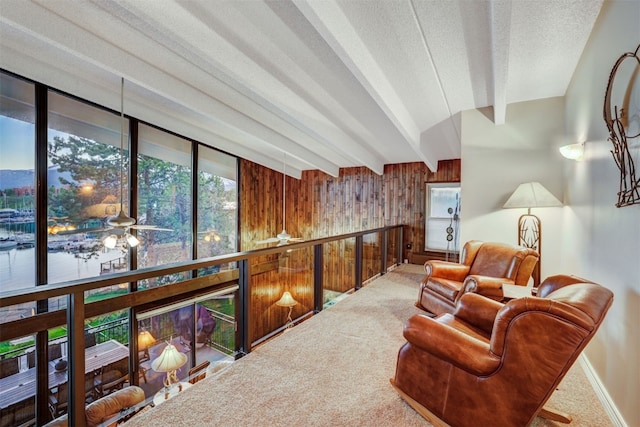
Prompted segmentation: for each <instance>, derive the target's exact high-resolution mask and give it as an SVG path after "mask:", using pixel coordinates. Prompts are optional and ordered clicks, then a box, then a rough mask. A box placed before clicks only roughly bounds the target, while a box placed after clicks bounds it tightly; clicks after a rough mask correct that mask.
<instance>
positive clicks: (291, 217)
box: [240, 159, 460, 337]
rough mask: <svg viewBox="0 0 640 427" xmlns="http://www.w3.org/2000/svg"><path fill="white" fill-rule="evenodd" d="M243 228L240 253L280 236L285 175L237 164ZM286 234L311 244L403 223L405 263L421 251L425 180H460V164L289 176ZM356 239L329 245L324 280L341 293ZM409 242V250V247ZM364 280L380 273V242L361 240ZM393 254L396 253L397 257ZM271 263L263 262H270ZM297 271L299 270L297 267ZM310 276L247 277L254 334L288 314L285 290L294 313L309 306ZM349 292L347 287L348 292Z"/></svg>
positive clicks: (348, 281) (296, 259) (349, 277)
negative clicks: (278, 303) (294, 302)
mask: <svg viewBox="0 0 640 427" xmlns="http://www.w3.org/2000/svg"><path fill="white" fill-rule="evenodd" d="M240 168H241V175H240V176H241V177H242V179H241V182H240V203H241V206H242V210H241V212H240V230H241V236H240V240H241V248H240V249H241V250H249V249H253V248H256V247H259V246H257V245H256V244H255V243H254V242H255V241H256V240H261V239H266V238H268V237H273V236H275V235H276V234H278V233H279V232H280V231H281V229H282V174H281V173H279V172H275V171H273V170H271V169H268V168H265V167H263V166H260V165H257V164H255V163H252V162H250V161H248V160H241V163H240ZM286 180H287V181H286V187H287V197H286V229H287V232H288V233H289V234H291V235H292V236H294V237H302V238H304V239H313V238H319V237H326V236H331V235H336V234H342V233H349V232H353V231H361V230H366V229H370V228H376V227H383V226H387V225H395V224H405V225H406V227H405V229H404V242H403V258H410V256H409V255H410V254H423V253H424V252H423V251H422V248H424V243H425V242H424V231H425V230H424V226H425V224H424V219H425V217H424V215H425V212H424V210H425V197H426V194H425V192H426V183H427V182H459V181H460V160H459V159H454V160H446V161H441V162H439V163H438V170H437V171H436V172H432V171H430V170H429V168H427V166H426V165H425V164H424V163H422V162H414V163H402V164H390V165H385V167H384V173H383V175H377V174H375V173H374V172H372V171H370V170H369V169H367V168H365V167H350V168H342V169H340V175H339V176H338V177H332V176H330V175H327V174H325V173H324V172H321V171H319V170H312V171H303V173H302V178H301V179H299V180H298V179H295V178H291V177H287V178H286ZM354 244H355V239H352V241H350V242H347V243H345V244H343V245H339V246H338V245H336V246H335V247H329V248H326V249H327V251H326V253H325V267H324V273H325V276H330V277H332V278H333V280H332V281H330V282H331V283H329V282H327V283H325V285H326V286H328V287H329V288H330V289H332V290H336V291H339V292H344V291H345V290H348V289H349V287H348V286H350V287H352V286H353V285H352V282H353V265H354V260H353V256H354V255H355V250H354ZM407 244H411V246H412V249H411V250H408V249H407V246H406V245H407ZM363 252H364V255H365V260H364V261H363V273H364V274H363V278H365V279H366V278H367V277H369V275H372V274H377V273H378V270H379V262H378V261H377V257H379V256H380V255H379V254H380V242H379V241H378V240H374V241H373V242H369V241H368V240H366V239H365V248H364V251H363ZM305 256H308V257H309V260H310V259H311V253H310V252H309V253H308V254H306V255H294V256H293V257H292V258H293V260H292V261H287V262H292V263H294V264H295V265H296V266H300V268H302V266H304V265H307V264H305V263H308V261H307V260H305V259H304V257H305ZM394 256H395V255H394ZM274 259H278V258H277V257H276V258H271V259H269V260H265V262H266V261H273V260H274ZM296 268H298V267H296ZM312 274H313V272H312V271H299V272H297V273H296V274H295V275H294V276H292V277H291V278H289V279H283V278H282V277H281V276H282V275H281V274H277V273H274V272H266V273H264V274H259V275H256V276H253V277H252V282H251V283H252V289H251V292H252V298H253V301H257V300H261V299H262V301H261V302H260V303H258V304H256V307H255V312H253V313H252V318H254V319H256V321H255V322H256V323H255V324H254V325H253V328H252V330H253V331H254V334H255V336H256V337H260V336H263V335H266V334H268V333H270V332H272V331H274V330H276V329H277V328H278V327H280V326H282V325H283V324H284V320H285V319H286V310H284V309H282V307H278V306H275V301H277V300H278V299H279V298H280V296H281V295H282V292H283V291H284V290H286V289H285V288H286V287H287V286H289V288H290V289H291V290H290V291H291V292H292V295H293V296H294V298H295V299H296V300H298V301H299V302H300V304H298V306H296V307H294V310H293V314H294V317H295V316H296V315H302V314H304V311H303V310H305V309H311V308H312V307H313V294H312V284H313V276H312ZM345 288H346V289H345Z"/></svg>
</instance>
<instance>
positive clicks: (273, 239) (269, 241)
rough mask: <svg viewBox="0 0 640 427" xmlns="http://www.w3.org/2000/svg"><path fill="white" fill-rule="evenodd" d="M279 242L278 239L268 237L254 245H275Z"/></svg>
mask: <svg viewBox="0 0 640 427" xmlns="http://www.w3.org/2000/svg"><path fill="white" fill-rule="evenodd" d="M279 241H280V239H278V238H277V237H269V238H268V239H264V240H258V241H257V242H256V244H258V245H263V244H265V243H276V242H279Z"/></svg>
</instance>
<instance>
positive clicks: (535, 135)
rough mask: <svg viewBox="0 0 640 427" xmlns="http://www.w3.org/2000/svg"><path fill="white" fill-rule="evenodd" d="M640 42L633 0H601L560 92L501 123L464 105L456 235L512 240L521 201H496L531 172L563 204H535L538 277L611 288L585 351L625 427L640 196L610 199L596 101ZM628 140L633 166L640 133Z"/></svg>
mask: <svg viewBox="0 0 640 427" xmlns="http://www.w3.org/2000/svg"><path fill="white" fill-rule="evenodd" d="M639 43H640V1H639V0H613V1H605V2H604V5H603V8H602V12H601V13H600V16H599V17H598V20H597V22H596V25H595V27H594V30H593V33H592V35H591V38H590V40H589V42H588V44H587V47H586V48H585V51H584V53H583V56H582V58H581V60H580V63H579V65H578V67H577V69H576V72H575V74H574V76H573V79H572V81H571V84H570V86H569V89H568V91H567V94H566V96H565V97H562V98H553V99H547V100H540V101H533V102H527V103H521V104H512V105H509V107H508V109H507V120H506V123H505V124H504V125H501V126H494V125H493V123H492V122H491V121H490V120H489V119H488V118H487V116H489V117H490V116H491V114H489V113H490V111H489V112H487V111H478V110H474V111H466V112H464V113H463V114H462V177H461V181H462V182H461V184H462V210H461V225H460V232H461V242H464V241H466V240H470V239H482V240H496V241H505V242H511V243H516V242H517V234H516V228H517V220H518V216H519V215H520V214H521V213H524V210H522V212H520V210H518V209H501V206H502V204H503V203H504V202H505V201H506V199H507V198H508V197H509V195H510V194H511V192H512V191H513V190H514V189H515V188H516V187H517V185H518V184H520V183H521V182H527V181H539V182H540V183H542V184H543V185H544V186H545V187H547V189H549V190H550V191H551V192H552V193H553V194H554V195H555V196H556V197H558V198H559V199H560V200H561V201H563V202H564V203H565V206H564V207H562V208H542V209H538V210H534V212H533V213H535V214H536V215H538V216H539V217H540V218H541V220H542V225H543V236H542V237H543V239H542V240H543V242H542V274H541V277H542V278H543V279H544V278H545V277H547V276H549V275H552V274H560V273H562V274H574V275H577V276H580V277H584V278H587V279H589V280H593V281H595V282H598V283H600V284H602V285H604V286H606V287H608V288H610V289H611V290H612V291H613V292H614V295H615V296H614V304H613V306H612V308H611V309H610V311H609V313H608V315H607V317H606V319H605V321H604V322H603V325H602V327H601V329H600V331H599V332H598V334H597V335H596V336H595V337H594V339H593V340H592V341H591V343H590V344H589V346H588V347H587V349H586V350H585V354H586V356H587V358H588V360H589V362H590V364H591V365H592V366H593V368H594V370H595V372H596V375H597V376H598V377H599V379H600V381H601V383H602V384H603V386H604V387H605V389H606V391H607V393H608V394H609V396H610V397H611V401H612V403H613V405H614V408H613V410H614V411H615V410H616V408H617V411H619V413H618V416H620V417H621V418H623V419H624V422H626V424H627V425H629V426H632V427H638V426H640V405H638V401H639V399H640V369H639V368H638V367H639V365H640V363H639V362H638V361H639V360H640V205H634V206H629V207H624V208H616V207H615V202H616V201H617V196H616V193H617V191H618V184H619V179H620V174H619V171H618V169H617V167H616V166H615V163H614V161H613V158H612V157H611V154H610V153H609V151H610V150H611V148H612V146H611V143H610V142H608V141H607V137H608V132H607V128H606V125H605V123H604V120H603V117H602V110H603V101H604V94H605V89H606V85H607V81H608V78H609V73H610V71H611V68H612V67H613V64H614V63H615V61H616V60H617V59H618V57H619V56H620V55H621V54H622V53H624V52H627V51H633V50H635V48H636V47H637V46H638V44H639ZM633 72H635V73H636V74H635V75H634V77H633V80H632V77H631V75H632V73H633ZM621 77H622V76H621ZM624 78H626V79H627V82H628V81H633V82H635V83H634V84H635V86H634V91H631V95H630V99H631V105H635V106H638V105H640V83H639V82H640V66H638V67H636V68H635V69H633V67H631V68H630V69H628V70H627V71H626V77H623V78H622V79H623V80H624ZM628 86H630V85H629V84H628ZM617 104H620V102H619V101H618V102H617ZM635 114H636V116H635V117H636V120H638V121H640V112H639V111H637V110H636V111H635ZM638 126H640V124H638ZM637 132H638V131H637V130H636V133H637ZM580 141H587V142H586V144H585V148H586V156H585V157H586V158H585V159H584V160H583V161H581V162H574V161H570V160H566V159H563V158H561V157H560V156H559V154H558V152H557V147H559V146H560V145H562V144H564V143H573V142H580ZM539 142H543V144H542V146H541V147H538V148H535V146H536V145H537V144H538V143H539ZM630 142H632V144H633V147H634V148H633V152H634V155H635V157H636V159H637V160H636V173H637V174H640V158H639V157H640V138H638V139H635V140H633V141H632V140H630Z"/></svg>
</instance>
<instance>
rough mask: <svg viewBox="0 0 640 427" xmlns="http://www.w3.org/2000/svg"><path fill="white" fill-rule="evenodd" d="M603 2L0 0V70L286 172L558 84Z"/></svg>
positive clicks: (360, 154) (403, 156) (337, 161)
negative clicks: (121, 97)
mask: <svg viewBox="0 0 640 427" xmlns="http://www.w3.org/2000/svg"><path fill="white" fill-rule="evenodd" d="M601 6H602V0H574V1H571V0H531V1H528V0H517V1H507V0H486V1H483V0H476V1H471V0H450V1H435V0H433V1H432V0H429V1H427V0H405V1H399V0H397V1H396V0H366V1H365V0H359V1H358V0H325V1H317V0H315V1H298V0H294V1H289V0H277V1H269V2H262V1H227V0H225V1H223V0H213V1H205V0H190V1H174V0H163V1H158V0H119V1H104V0H58V1H49V0H33V1H27V0H0V67H2V68H3V69H5V70H8V71H12V72H15V73H17V74H20V75H23V76H26V77H28V78H32V79H34V80H37V81H40V82H43V83H45V84H48V85H50V86H52V87H55V88H57V89H60V90H63V91H65V92H69V93H72V94H74V95H77V96H80V97H82V98H85V99H88V100H90V101H93V102H96V103H98V104H101V105H105V106H107V107H110V108H112V109H114V110H118V109H119V105H120V104H119V90H120V85H119V81H120V77H124V78H125V79H126V81H127V83H126V92H125V112H126V113H127V114H130V115H133V116H135V117H138V118H140V119H142V120H144V121H147V122H149V123H152V124H154V125H157V126H160V127H163V128H166V129H170V130H172V131H175V132H178V133H181V134H184V135H185V136H188V137H191V138H194V139H197V140H199V141H201V142H204V143H207V144H209V145H211V146H213V147H216V148H220V149H222V150H225V151H227V152H230V153H232V154H236V155H238V156H241V157H243V158H246V159H249V160H252V161H255V162H257V163H260V164H262V165H265V166H267V167H270V168H272V169H276V170H281V169H282V159H283V154H282V153H283V152H286V153H288V156H287V163H288V166H287V172H288V173H289V174H291V175H292V176H297V177H299V176H300V173H301V171H302V170H307V169H320V170H322V171H325V172H327V173H329V174H331V175H334V176H336V175H337V174H338V170H339V168H340V167H348V166H366V167H368V168H370V169H371V170H373V171H374V172H376V173H382V171H383V167H384V165H385V164H388V163H402V162H413V161H423V162H425V163H426V164H427V165H428V166H429V167H430V168H431V169H435V168H436V166H437V162H438V160H443V159H449V158H458V157H460V123H459V116H460V115H459V114H458V113H459V112H461V111H464V110H468V109H473V108H480V107H487V106H492V107H493V110H494V122H495V123H496V125H497V126H499V125H500V124H502V123H504V121H505V116H506V109H507V108H508V104H509V103H514V102H521V101H528V100H534V99H542V98H549V97H556V96H562V95H564V93H565V91H566V89H567V86H568V84H569V81H570V79H571V77H572V75H573V71H574V69H575V67H576V65H577V63H578V60H579V58H580V55H581V54H582V50H583V49H584V46H585V44H586V42H587V39H588V37H589V34H590V33H591V30H592V28H593V25H594V22H595V20H596V18H597V15H598V13H599V11H600V8H601Z"/></svg>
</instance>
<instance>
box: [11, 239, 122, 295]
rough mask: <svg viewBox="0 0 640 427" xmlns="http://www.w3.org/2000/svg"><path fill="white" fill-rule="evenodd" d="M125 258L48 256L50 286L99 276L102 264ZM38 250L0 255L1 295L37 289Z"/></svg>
mask: <svg viewBox="0 0 640 427" xmlns="http://www.w3.org/2000/svg"><path fill="white" fill-rule="evenodd" d="M120 256H122V252H120V251H119V250H111V251H109V250H107V251H106V252H103V251H99V252H98V257H97V258H92V259H90V260H86V261H85V260H83V259H80V258H76V256H75V255H74V254H73V253H69V252H63V251H60V252H49V255H48V262H49V275H48V283H60V282H66V281H68V280H76V279H84V278H88V277H96V276H99V275H100V264H101V263H103V262H107V261H111V260H116V259H118V258H119V257H120ZM35 278H36V270H35V248H26V249H17V248H13V249H10V250H1V251H0V292H5V291H9V290H15V289H25V288H31V287H33V286H35V285H36V280H35Z"/></svg>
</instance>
